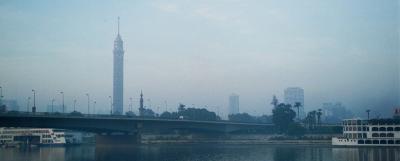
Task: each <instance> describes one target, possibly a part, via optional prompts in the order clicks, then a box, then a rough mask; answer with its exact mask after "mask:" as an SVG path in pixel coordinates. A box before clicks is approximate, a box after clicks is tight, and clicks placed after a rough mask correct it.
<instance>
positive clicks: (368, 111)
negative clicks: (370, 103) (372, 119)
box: [365, 109, 371, 120]
mask: <svg viewBox="0 0 400 161" xmlns="http://www.w3.org/2000/svg"><path fill="white" fill-rule="evenodd" d="M365 112H367V116H368V120H369V113H370V112H371V110H370V109H368V110H366V111H365Z"/></svg>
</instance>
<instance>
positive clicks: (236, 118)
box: [228, 113, 257, 123]
mask: <svg viewBox="0 0 400 161" xmlns="http://www.w3.org/2000/svg"><path fill="white" fill-rule="evenodd" d="M228 119H229V121H232V122H247V123H255V122H257V121H256V118H255V117H253V116H250V115H249V114H248V113H238V114H231V115H229V116H228Z"/></svg>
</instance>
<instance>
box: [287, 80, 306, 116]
mask: <svg viewBox="0 0 400 161" xmlns="http://www.w3.org/2000/svg"><path fill="white" fill-rule="evenodd" d="M284 101H285V103H286V104H290V105H292V107H293V106H295V104H296V102H299V103H300V104H301V106H300V108H299V111H300V117H301V118H304V115H305V112H304V90H303V89H302V88H300V87H289V88H286V89H285V92H284ZM295 111H296V113H297V110H295ZM296 117H297V116H296Z"/></svg>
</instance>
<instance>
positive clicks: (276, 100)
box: [271, 95, 279, 108]
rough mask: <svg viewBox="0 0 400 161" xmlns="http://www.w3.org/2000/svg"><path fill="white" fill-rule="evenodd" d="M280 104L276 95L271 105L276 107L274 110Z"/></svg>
mask: <svg viewBox="0 0 400 161" xmlns="http://www.w3.org/2000/svg"><path fill="white" fill-rule="evenodd" d="M278 104H279V101H278V99H277V98H276V96H275V95H273V96H272V102H271V105H274V108H276V106H277V105H278Z"/></svg>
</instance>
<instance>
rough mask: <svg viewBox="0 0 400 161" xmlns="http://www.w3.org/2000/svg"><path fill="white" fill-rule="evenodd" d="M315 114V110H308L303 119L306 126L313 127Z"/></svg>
mask: <svg viewBox="0 0 400 161" xmlns="http://www.w3.org/2000/svg"><path fill="white" fill-rule="evenodd" d="M316 114H317V111H315V110H314V111H311V112H308V114H307V117H306V118H305V119H304V123H305V124H306V125H307V126H308V128H309V129H310V128H314V126H315V124H316Z"/></svg>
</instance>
